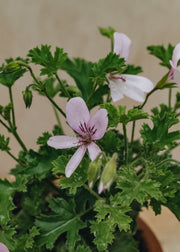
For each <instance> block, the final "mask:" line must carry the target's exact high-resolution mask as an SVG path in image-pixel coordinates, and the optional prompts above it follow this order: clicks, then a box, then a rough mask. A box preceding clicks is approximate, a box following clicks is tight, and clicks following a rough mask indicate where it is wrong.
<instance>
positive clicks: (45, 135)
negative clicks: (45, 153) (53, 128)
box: [36, 132, 52, 145]
mask: <svg viewBox="0 0 180 252" xmlns="http://www.w3.org/2000/svg"><path fill="white" fill-rule="evenodd" d="M51 136H52V135H51V134H50V133H49V132H43V135H42V136H40V137H38V139H37V142H36V143H37V144H42V145H47V141H48V140H49V138H50V137H51Z"/></svg>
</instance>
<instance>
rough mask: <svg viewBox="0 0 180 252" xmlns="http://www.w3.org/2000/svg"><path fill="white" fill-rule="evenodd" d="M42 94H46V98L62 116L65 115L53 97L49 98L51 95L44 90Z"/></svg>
mask: <svg viewBox="0 0 180 252" xmlns="http://www.w3.org/2000/svg"><path fill="white" fill-rule="evenodd" d="M44 94H45V95H46V97H47V98H48V100H49V101H50V102H51V103H52V104H53V106H54V107H55V108H57V110H58V111H59V112H60V113H61V114H62V115H63V116H64V117H66V114H65V113H64V111H63V110H62V109H61V108H60V107H59V106H58V105H57V104H56V103H55V101H54V100H53V99H51V97H50V96H49V95H48V94H47V92H46V91H44Z"/></svg>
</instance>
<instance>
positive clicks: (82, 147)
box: [47, 97, 108, 177]
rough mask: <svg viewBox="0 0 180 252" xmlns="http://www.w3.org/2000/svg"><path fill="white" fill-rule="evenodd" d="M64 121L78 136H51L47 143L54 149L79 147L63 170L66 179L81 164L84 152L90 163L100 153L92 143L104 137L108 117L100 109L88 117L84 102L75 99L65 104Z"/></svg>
mask: <svg viewBox="0 0 180 252" xmlns="http://www.w3.org/2000/svg"><path fill="white" fill-rule="evenodd" d="M66 119H67V122H68V124H69V125H70V126H71V128H72V129H73V130H75V131H76V132H77V133H78V134H79V135H80V136H78V137H71V136H53V137H51V138H50V139H49V140H48V142H47V143H48V145H49V146H51V147H54V148H56V149H66V148H71V147H77V146H79V148H78V149H77V151H76V152H75V153H74V155H73V156H72V158H71V159H70V160H69V162H68V164H67V166H66V169H65V175H66V177H70V176H71V174H72V173H73V172H74V171H75V170H76V168H77V167H78V165H79V163H80V162H81V160H82V158H83V156H84V154H85V152H86V150H88V152H89V157H90V159H91V160H92V161H94V160H95V159H96V157H97V155H98V154H99V153H100V152H101V150H100V148H99V147H98V145H97V144H96V143H95V142H94V141H95V140H98V139H101V138H102V137H103V136H104V134H105V132H106V128H107V125H108V117H107V110H106V109H100V110H98V111H97V112H96V113H95V114H94V115H92V116H90V114H89V110H88V108H87V106H86V103H85V102H84V100H83V99H82V98H80V97H76V98H72V99H70V100H69V102H68V103H67V106H66Z"/></svg>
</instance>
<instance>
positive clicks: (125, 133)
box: [123, 123, 128, 164]
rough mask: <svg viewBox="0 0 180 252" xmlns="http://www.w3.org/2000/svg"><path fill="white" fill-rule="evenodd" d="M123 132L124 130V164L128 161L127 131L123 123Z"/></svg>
mask: <svg viewBox="0 0 180 252" xmlns="http://www.w3.org/2000/svg"><path fill="white" fill-rule="evenodd" d="M123 132H124V160H125V164H127V162H128V141H127V131H126V125H125V124H124V123H123Z"/></svg>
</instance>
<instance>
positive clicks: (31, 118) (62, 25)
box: [0, 0, 180, 252]
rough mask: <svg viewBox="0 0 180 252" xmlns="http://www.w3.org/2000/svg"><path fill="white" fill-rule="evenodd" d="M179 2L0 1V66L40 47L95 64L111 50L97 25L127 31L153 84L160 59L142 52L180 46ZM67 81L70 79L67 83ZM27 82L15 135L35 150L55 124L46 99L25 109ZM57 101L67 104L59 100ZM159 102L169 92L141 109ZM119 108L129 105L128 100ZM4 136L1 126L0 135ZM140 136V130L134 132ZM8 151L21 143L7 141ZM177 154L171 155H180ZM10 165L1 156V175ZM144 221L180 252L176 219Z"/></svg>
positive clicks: (168, 250)
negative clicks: (60, 50)
mask: <svg viewBox="0 0 180 252" xmlns="http://www.w3.org/2000/svg"><path fill="white" fill-rule="evenodd" d="M179 11H180V1H178V0H172V1H169V0H148V1H146V0H91V1H90V0H89V1H88V0H69V1H68V0H38V1H37V0H31V1H28V0H16V1H14V0H6V1H5V0H0V63H3V61H4V59H5V58H9V57H17V56H22V57H25V56H26V54H27V52H28V50H29V49H31V48H33V47H35V46H37V45H41V44H51V45H52V46H53V48H54V47H55V46H59V47H63V48H64V50H65V51H67V52H68V53H69V55H70V56H71V57H76V56H80V57H85V58H86V59H88V60H91V61H96V60H97V59H99V58H103V57H104V56H105V55H106V53H108V52H109V50H110V44H109V41H108V40H107V39H106V38H104V37H102V36H100V34H99V32H98V29H97V27H98V26H100V27H107V26H112V27H114V28H115V29H116V30H117V31H118V32H123V33H126V34H127V35H128V36H129V37H130V38H131V39H132V41H133V43H132V48H131V55H130V59H129V61H130V63H132V64H133V63H135V64H136V65H141V66H142V67H143V70H144V73H143V75H144V76H147V77H148V78H150V79H151V80H152V81H153V82H154V83H156V82H157V81H158V80H159V79H160V78H161V77H162V74H164V73H165V69H163V68H162V67H160V66H159V65H158V60H156V59H155V58H154V57H153V56H150V55H149V54H148V52H147V50H146V47H147V46H148V45H152V44H154V45H159V44H164V45H165V46H167V45H168V43H169V42H170V43H172V44H173V45H175V44H177V43H178V42H180V30H179V23H180V21H179ZM70 81H71V80H70ZM30 83H31V78H30V77H29V76H28V74H26V76H25V78H23V80H21V81H19V82H18V83H17V84H16V85H15V86H14V93H15V98H14V99H15V104H16V119H17V121H18V127H19V128H18V132H19V134H20V135H21V136H22V139H23V140H24V141H25V142H26V144H27V147H28V148H37V146H36V139H37V137H38V136H39V135H40V134H41V132H43V131H47V130H51V127H52V124H53V123H55V117H54V114H53V113H52V107H51V106H50V104H49V103H48V102H47V101H46V100H45V99H44V98H41V99H37V97H36V96H34V101H33V105H32V107H31V109H30V110H26V109H25V106H24V104H23V101H22V96H21V91H22V90H24V89H25V87H26V85H28V84H30ZM6 91H7V90H6V88H5V87H4V86H0V95H1V100H0V104H2V105H6V104H7V102H8V94H7V92H6ZM57 102H58V103H61V104H63V106H64V107H65V101H62V100H60V99H57ZM160 102H167V92H166V91H161V92H157V93H156V94H155V95H154V96H153V98H150V99H149V102H148V104H147V105H146V107H145V110H147V111H149V110H150V108H151V107H152V106H154V105H156V104H158V103H160ZM121 104H123V105H127V106H129V107H132V106H133V105H135V104H134V103H133V102H132V101H130V100H129V99H124V100H123V101H122V102H121ZM2 133H4V134H6V133H7V132H6V131H5V130H4V129H3V128H2V126H0V134H2ZM136 134H138V132H136ZM11 147H12V153H13V154H14V155H17V153H18V151H19V145H18V144H17V143H16V141H15V140H14V139H12V140H11ZM178 153H179V150H178V151H176V152H175V153H174V156H175V157H178ZM12 166H14V162H13V161H12V160H10V159H9V157H7V154H4V153H0V177H7V176H9V175H8V172H9V169H10V168H11V167H12ZM142 217H143V218H144V219H146V221H147V222H148V223H149V224H150V226H151V227H152V229H153V230H154V232H155V233H156V234H157V236H158V238H159V239H160V240H161V243H162V246H163V249H164V251H165V252H178V251H180V241H179V236H180V225H179V223H178V222H177V221H176V219H175V218H174V216H173V215H172V214H171V213H169V211H167V209H165V208H164V209H163V214H162V215H161V216H160V217H155V216H154V214H153V213H152V212H151V211H146V210H145V211H144V212H143V213H142Z"/></svg>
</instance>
